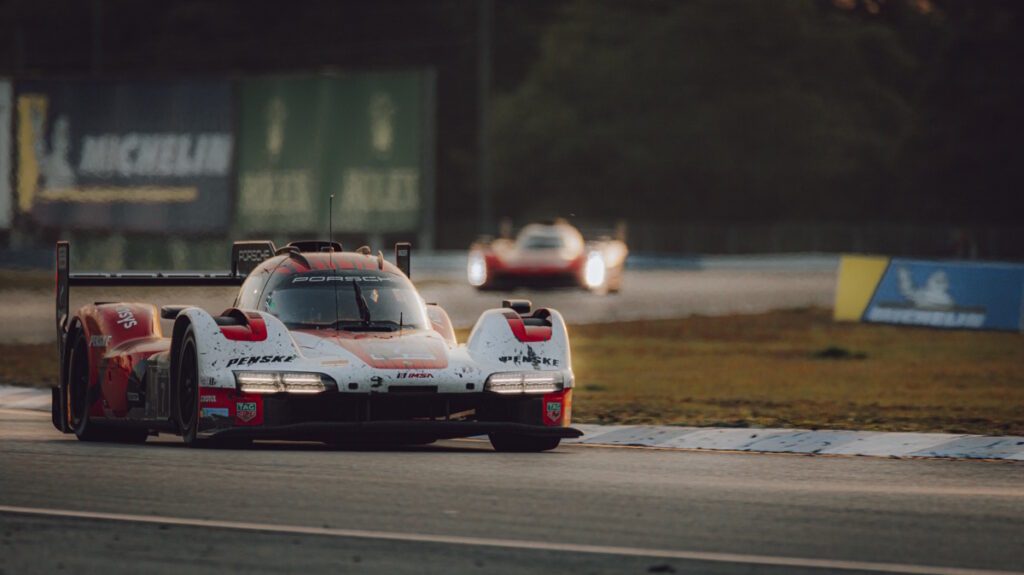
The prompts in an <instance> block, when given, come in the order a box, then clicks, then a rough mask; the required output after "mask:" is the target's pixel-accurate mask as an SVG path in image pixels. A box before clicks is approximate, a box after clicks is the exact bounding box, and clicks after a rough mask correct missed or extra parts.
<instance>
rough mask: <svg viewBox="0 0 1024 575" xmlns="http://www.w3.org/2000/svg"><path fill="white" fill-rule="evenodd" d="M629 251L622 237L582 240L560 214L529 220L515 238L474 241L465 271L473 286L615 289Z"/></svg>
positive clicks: (618, 286)
mask: <svg viewBox="0 0 1024 575" xmlns="http://www.w3.org/2000/svg"><path fill="white" fill-rule="evenodd" d="M628 252H629V250H628V249H627V248H626V244H625V242H623V241H621V240H615V239H610V238H601V239H598V240H594V241H589V242H588V241H584V240H583V235H582V234H581V233H580V232H579V230H577V229H576V228H575V227H573V226H572V225H570V224H569V223H568V222H566V221H565V220H561V219H559V220H555V221H554V222H552V223H546V224H529V225H527V226H526V227H524V228H523V229H522V230H520V231H519V234H518V235H517V236H516V239H515V240H510V239H506V238H500V239H497V240H493V241H478V242H476V243H474V244H473V245H472V246H470V248H469V261H468V263H467V269H466V272H467V278H468V279H469V283H470V285H472V286H473V287H475V288H477V289H485V290H487V289H510V288H516V287H532V288H552V287H581V288H585V289H589V290H592V291H595V292H618V291H619V289H620V287H621V284H622V268H623V266H624V264H625V261H626V255H627V254H628Z"/></svg>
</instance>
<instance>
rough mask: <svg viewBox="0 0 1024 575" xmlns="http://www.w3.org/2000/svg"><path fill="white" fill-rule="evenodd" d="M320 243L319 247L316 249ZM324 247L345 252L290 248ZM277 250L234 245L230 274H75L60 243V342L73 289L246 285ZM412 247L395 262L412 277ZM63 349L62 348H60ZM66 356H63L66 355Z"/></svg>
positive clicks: (399, 251)
mask: <svg viewBox="0 0 1024 575" xmlns="http://www.w3.org/2000/svg"><path fill="white" fill-rule="evenodd" d="M313 244H316V246H313ZM320 244H324V245H325V246H326V247H328V248H329V249H337V250H339V251H340V250H341V244H338V243H336V242H292V243H291V244H288V245H289V246H294V247H296V248H298V249H300V250H301V249H309V250H311V251H312V250H314V249H315V250H316V251H319V250H320V249H322V248H321V247H319V246H320ZM275 253H277V250H276V249H275V248H274V242H271V241H251V240H250V241H239V242H235V243H234V244H232V246H231V271H229V272H116V273H97V272H85V273H82V272H80V273H71V269H70V267H71V242H68V241H60V242H57V290H56V292H57V294H56V295H57V341H58V342H63V340H64V333H65V332H66V331H67V327H68V326H67V324H68V317H69V316H68V314H69V313H70V309H69V308H70V307H71V296H70V288H71V286H93V287H96V286H99V287H105V286H109V287H121V286H180V287H187V286H206V287H209V286H237V285H242V282H243V281H245V278H246V276H248V275H249V272H251V271H252V270H253V269H254V268H255V267H256V266H258V265H260V263H262V262H263V261H264V260H266V259H268V258H271V257H273V256H274V254H275ZM411 255H412V244H409V243H397V244H395V263H396V265H397V266H398V268H399V269H401V270H402V272H403V273H404V274H405V275H406V276H408V275H409V272H410V269H409V268H410V265H409V263H410V259H411ZM60 347H62V345H61V346H60ZM62 357H63V356H62Z"/></svg>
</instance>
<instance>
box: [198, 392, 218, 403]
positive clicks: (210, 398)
mask: <svg viewBox="0 0 1024 575" xmlns="http://www.w3.org/2000/svg"><path fill="white" fill-rule="evenodd" d="M199 403H217V396H216V395H213V394H210V395H200V396H199Z"/></svg>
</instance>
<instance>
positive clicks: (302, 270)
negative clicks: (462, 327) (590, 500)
mask: <svg viewBox="0 0 1024 575" xmlns="http://www.w3.org/2000/svg"><path fill="white" fill-rule="evenodd" d="M395 254H396V256H395V259H396V263H395V264H393V263H391V262H389V261H386V260H385V258H384V256H383V254H382V253H380V252H378V253H377V254H376V255H373V254H371V253H370V250H369V249H368V248H360V250H357V251H356V252H346V251H342V250H341V246H340V245H339V244H337V243H333V242H319V241H317V242H293V243H291V244H289V245H287V246H285V247H283V248H280V249H276V248H275V247H274V245H273V243H271V242H236V243H235V245H234V247H233V250H232V269H231V272H229V273H221V274H176V273H148V274H147V273H115V274H83V273H75V274H72V273H70V272H69V260H70V245H69V244H68V243H67V242H60V243H58V245H57V331H58V336H59V339H58V342H59V344H58V345H59V354H60V359H61V362H60V371H61V373H60V380H59V381H60V385H59V386H58V387H56V388H55V389H53V402H52V417H53V423H54V425H55V426H56V427H57V429H59V430H61V431H63V432H66V433H74V434H75V435H77V436H78V438H79V439H82V440H107V441H145V439H146V438H147V437H148V436H150V435H152V434H156V433H173V434H179V435H181V436H182V437H183V438H184V441H185V443H186V444H187V445H190V446H198V445H204V444H221V445H225V444H226V445H244V444H247V443H248V442H251V441H252V440H253V439H283V440H314V441H325V442H328V443H333V442H339V443H340V442H350V441H378V440H382V441H389V442H400V443H428V442H431V441H434V440H437V439H444V438H454V437H467V436H477V435H487V436H488V437H489V438H490V441H491V443H492V445H493V446H494V448H495V449H497V450H499V451H543V450H548V449H552V448H554V447H556V446H557V445H558V444H559V441H560V440H561V439H562V438H568V437H577V436H579V435H581V433H580V432H579V431H578V430H576V429H573V428H572V427H570V426H569V425H570V419H571V414H572V388H573V372H572V367H571V358H570V353H569V337H568V334H567V332H566V327H565V322H564V321H563V319H562V316H561V315H560V314H559V313H558V312H557V311H555V310H553V309H546V308H541V309H537V310H532V309H531V307H532V306H531V304H530V302H528V301H526V300H512V301H505V302H503V307H502V308H497V309H491V310H487V311H485V312H484V313H483V314H482V315H481V316H480V318H479V320H478V321H477V322H476V325H475V327H474V328H473V330H472V332H471V333H470V335H469V338H468V340H467V341H466V342H465V343H462V344H460V343H458V342H456V338H455V331H454V330H453V329H452V324H451V321H450V320H449V318H448V314H447V313H446V312H445V311H444V310H443V309H442V308H441V307H439V306H437V305H435V304H425V303H424V302H423V300H422V298H421V297H420V295H419V293H418V292H417V291H416V288H415V287H414V286H413V284H412V282H411V281H410V280H409V277H408V276H409V258H410V254H411V246H410V245H409V244H398V245H396V247H395ZM126 285H127V286H182V287H185V286H211V285H229V286H230V285H238V286H240V287H239V291H238V296H237V297H236V298H235V301H234V303H232V304H231V305H230V306H229V307H227V309H225V310H224V312H223V313H221V314H219V315H213V314H211V313H208V312H207V311H205V310H203V309H201V308H199V307H192V306H188V305H166V306H163V307H162V308H161V309H160V310H159V311H158V310H157V309H156V307H155V306H153V305H150V304H146V303H135V302H97V303H95V304H92V305H86V306H84V307H82V308H81V309H79V310H77V311H75V312H74V313H71V312H70V310H69V290H70V288H71V287H75V286H97V287H104V286H126ZM160 318H163V319H165V320H170V321H172V322H173V327H172V328H171V333H170V334H168V335H169V337H165V336H164V334H163V333H162V330H161V325H160Z"/></svg>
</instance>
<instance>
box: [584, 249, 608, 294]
mask: <svg viewBox="0 0 1024 575" xmlns="http://www.w3.org/2000/svg"><path fill="white" fill-rule="evenodd" d="M604 271H605V270H604V256H603V255H602V254H601V252H590V253H589V254H587V265H586V267H585V268H584V269H583V279H584V281H586V282H587V287H589V288H596V287H599V286H600V285H601V284H603V283H604Z"/></svg>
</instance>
